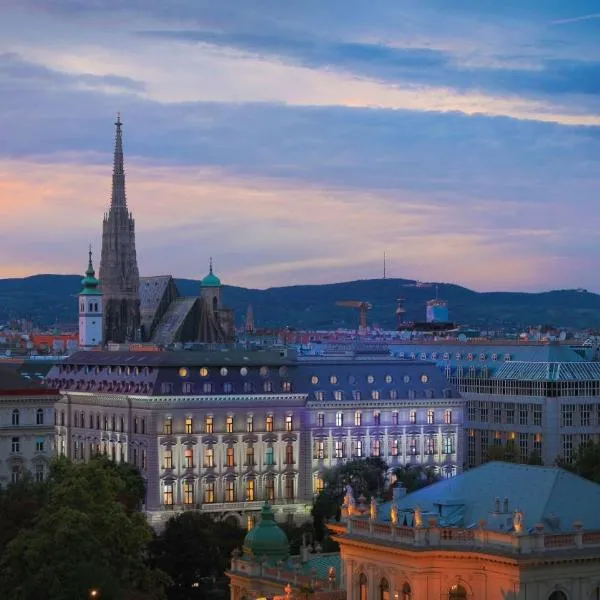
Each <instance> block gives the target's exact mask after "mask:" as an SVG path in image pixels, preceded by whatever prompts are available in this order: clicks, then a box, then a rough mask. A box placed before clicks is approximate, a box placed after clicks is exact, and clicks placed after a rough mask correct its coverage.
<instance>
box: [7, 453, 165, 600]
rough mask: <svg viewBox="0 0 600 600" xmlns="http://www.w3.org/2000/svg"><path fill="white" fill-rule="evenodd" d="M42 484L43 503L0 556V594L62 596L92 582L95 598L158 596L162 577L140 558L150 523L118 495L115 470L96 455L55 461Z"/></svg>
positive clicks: (84, 592) (121, 483)
mask: <svg viewBox="0 0 600 600" xmlns="http://www.w3.org/2000/svg"><path fill="white" fill-rule="evenodd" d="M46 485H47V486H48V487H47V490H48V493H47V499H46V501H45V502H44V503H43V505H42V506H41V507H40V509H39V510H38V512H37V514H36V516H35V517H34V519H33V520H32V522H31V523H30V526H28V527H25V528H23V529H21V531H20V532H19V534H18V535H17V536H16V537H15V538H14V539H13V540H12V541H11V542H10V543H9V544H8V546H7V547H6V549H5V552H4V553H3V555H2V556H1V557H0V597H10V598H13V599H14V600H29V599H30V598H39V597H44V598H45V599H46V600H70V599H71V598H86V597H88V592H89V590H90V589H93V588H96V589H99V590H100V592H101V597H102V599H103V600H113V599H114V600H121V599H123V598H125V597H126V596H127V595H128V594H130V593H132V592H134V591H142V592H146V593H148V594H149V596H148V597H149V598H154V599H159V598H162V597H163V594H162V590H163V587H164V584H165V582H166V581H167V578H166V577H165V576H164V574H163V573H161V572H160V571H158V570H156V569H152V568H150V567H149V566H148V565H147V563H146V560H145V558H146V556H145V554H146V547H147V544H148V542H149V541H150V539H151V537H152V533H151V529H150V527H149V525H148V524H147V522H146V520H145V518H144V516H143V515H142V514H140V513H138V512H130V511H129V510H128V508H127V506H126V503H124V502H123V501H122V498H123V495H125V496H127V495H128V494H127V490H128V482H127V480H126V478H123V477H122V474H121V472H120V470H119V469H118V468H115V467H113V466H111V465H108V463H107V460H106V459H104V458H98V459H93V460H91V461H90V462H88V463H85V464H81V465H72V464H70V463H68V462H65V461H58V462H57V463H56V464H55V465H54V466H53V469H52V471H51V477H50V481H49V482H48V483H47V484H46Z"/></svg>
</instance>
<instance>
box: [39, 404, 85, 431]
mask: <svg viewBox="0 0 600 600" xmlns="http://www.w3.org/2000/svg"><path fill="white" fill-rule="evenodd" d="M75 414H77V413H75ZM35 424H36V425H43V424H44V411H43V409H41V408H38V409H37V411H36V413H35ZM75 427H77V425H75Z"/></svg>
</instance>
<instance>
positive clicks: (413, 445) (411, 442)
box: [408, 437, 417, 455]
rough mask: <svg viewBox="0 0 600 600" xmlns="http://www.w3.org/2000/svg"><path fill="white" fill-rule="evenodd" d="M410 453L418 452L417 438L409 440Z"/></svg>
mask: <svg viewBox="0 0 600 600" xmlns="http://www.w3.org/2000/svg"><path fill="white" fill-rule="evenodd" d="M408 453H409V454H412V455H415V454H416V453H417V438H414V437H412V438H410V440H408Z"/></svg>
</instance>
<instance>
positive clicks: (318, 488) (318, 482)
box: [315, 477, 325, 494]
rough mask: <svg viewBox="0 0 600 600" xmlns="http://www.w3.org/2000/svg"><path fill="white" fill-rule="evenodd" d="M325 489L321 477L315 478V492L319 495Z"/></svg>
mask: <svg viewBox="0 0 600 600" xmlns="http://www.w3.org/2000/svg"><path fill="white" fill-rule="evenodd" d="M324 489H325V482H324V481H323V478H322V477H317V478H316V479H315V492H316V493H317V494H320V493H321V492H322V491H323V490H324Z"/></svg>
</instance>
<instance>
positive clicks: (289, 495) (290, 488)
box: [285, 475, 294, 500]
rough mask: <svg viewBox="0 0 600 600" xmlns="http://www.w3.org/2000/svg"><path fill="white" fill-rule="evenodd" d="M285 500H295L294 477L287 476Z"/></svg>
mask: <svg viewBox="0 0 600 600" xmlns="http://www.w3.org/2000/svg"><path fill="white" fill-rule="evenodd" d="M285 498H286V500H293V499H294V476H293V475H286V478H285Z"/></svg>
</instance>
